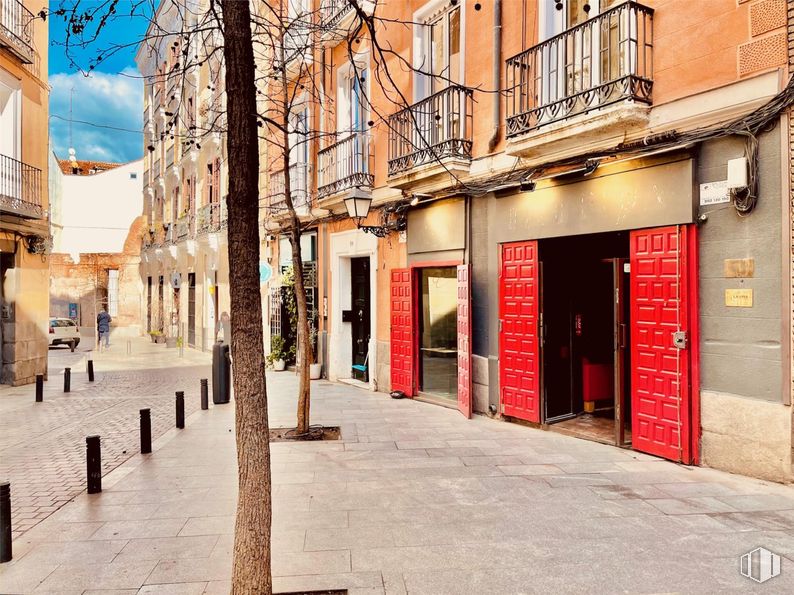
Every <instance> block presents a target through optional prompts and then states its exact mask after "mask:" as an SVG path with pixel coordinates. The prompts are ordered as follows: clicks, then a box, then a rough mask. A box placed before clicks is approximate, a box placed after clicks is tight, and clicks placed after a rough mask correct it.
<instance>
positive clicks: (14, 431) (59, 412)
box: [0, 339, 210, 537]
mask: <svg viewBox="0 0 794 595" xmlns="http://www.w3.org/2000/svg"><path fill="white" fill-rule="evenodd" d="M131 347H132V352H131V355H127V346H126V341H125V343H124V344H119V345H117V346H115V347H113V348H111V349H110V350H108V351H106V352H104V353H95V354H94V355H93V357H94V364H95V365H94V368H95V382H94V383H89V382H88V376H87V373H86V363H85V362H86V359H87V357H88V355H89V354H88V353H77V352H75V353H69V352H67V353H66V354H62V353H58V352H55V351H52V352H51V354H52V357H51V360H53V362H51V363H55V362H56V361H57V363H56V365H51V366H50V369H49V378H48V381H47V382H46V383H45V394H44V402H43V403H36V402H35V386H34V385H27V386H20V387H13V388H11V387H3V388H2V389H0V478H2V479H8V480H10V481H11V488H12V492H13V500H12V504H13V510H12V518H13V528H14V537H19V536H20V535H21V534H23V533H24V532H25V531H27V530H28V529H30V528H31V527H33V526H35V525H36V524H37V523H39V522H40V521H41V520H42V519H44V518H47V517H48V516H49V515H50V514H52V513H53V512H55V511H56V510H58V509H59V508H60V507H61V506H63V505H64V504H65V503H67V502H69V501H70V500H71V499H72V498H73V497H74V496H76V495H78V494H79V493H80V492H81V491H83V490H84V489H85V482H86V469H85V437H86V436H90V435H92V434H99V435H100V436H101V437H102V468H103V472H104V473H108V472H110V471H111V470H112V469H114V468H115V467H116V466H118V465H119V464H121V463H122V462H124V461H126V460H127V459H128V458H129V457H130V455H131V454H132V453H133V452H136V450H137V448H138V444H139V437H138V436H139V434H138V431H139V413H138V412H139V410H140V409H142V408H145V407H149V408H151V410H152V435H153V436H154V437H156V436H159V435H161V434H162V433H164V432H165V431H166V430H167V429H168V428H170V427H173V425H174V391H176V390H185V391H186V404H185V407H186V412H188V413H189V412H192V411H194V410H196V409H198V408H199V401H198V394H199V381H198V378H199V377H207V376H208V374H209V373H210V370H209V367H208V363H209V361H210V360H209V355H208V354H205V353H201V352H197V351H193V350H185V352H184V354H183V357H180V356H179V353H178V350H175V349H166V348H165V347H164V346H162V345H153V344H152V343H151V341H149V340H148V339H147V340H145V341H144V340H143V339H132V340H131ZM64 361H65V362H67V363H68V364H70V365H71V366H72V378H71V392H70V393H68V394H67V393H64V392H63V366H61V365H58V364H60V363H63V362H64Z"/></svg>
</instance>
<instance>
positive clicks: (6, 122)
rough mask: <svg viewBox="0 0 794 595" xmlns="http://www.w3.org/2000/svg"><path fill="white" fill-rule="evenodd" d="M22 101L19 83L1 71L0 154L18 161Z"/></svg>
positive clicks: (20, 140)
mask: <svg viewBox="0 0 794 595" xmlns="http://www.w3.org/2000/svg"><path fill="white" fill-rule="evenodd" d="M21 101H22V91H21V88H20V85H19V81H18V80H16V79H15V78H14V77H12V76H11V75H10V74H8V73H6V72H5V71H2V70H0V154H2V155H5V156H6V157H11V158H12V159H17V160H18V159H19V158H20V156H21V143H22V121H21V105H22V103H21Z"/></svg>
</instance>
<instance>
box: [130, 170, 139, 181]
mask: <svg viewBox="0 0 794 595" xmlns="http://www.w3.org/2000/svg"><path fill="white" fill-rule="evenodd" d="M137 179H138V174H136V173H135V172H133V173H131V174H130V180H137Z"/></svg>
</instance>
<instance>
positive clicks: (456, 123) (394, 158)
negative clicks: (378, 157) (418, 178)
mask: <svg viewBox="0 0 794 595" xmlns="http://www.w3.org/2000/svg"><path fill="white" fill-rule="evenodd" d="M471 143H472V90H471V89H467V88H466V87H460V86H457V85H456V86H452V87H447V88H446V89H443V90H442V91H439V92H438V93H434V94H433V95H431V96H430V97H428V98H427V99H423V100H421V101H419V102H417V103H415V104H413V105H412V106H410V107H407V108H405V109H402V110H400V111H399V112H397V113H396V114H392V115H391V116H389V175H390V176H394V175H397V174H400V173H403V172H406V171H408V170H410V169H412V168H414V167H417V166H420V165H425V164H428V163H432V162H434V161H441V160H444V159H448V158H453V159H464V160H470V159H471Z"/></svg>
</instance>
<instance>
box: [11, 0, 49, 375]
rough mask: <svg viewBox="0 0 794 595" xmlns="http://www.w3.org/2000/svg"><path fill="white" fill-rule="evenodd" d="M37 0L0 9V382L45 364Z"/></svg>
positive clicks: (43, 138) (44, 91)
mask: <svg viewBox="0 0 794 595" xmlns="http://www.w3.org/2000/svg"><path fill="white" fill-rule="evenodd" d="M40 9H41V4H40V3H35V2H33V1H32V0H25V1H24V2H23V1H21V0H9V1H8V2H5V3H4V5H3V10H2V11H1V14H0V345H2V353H1V354H0V360H1V362H2V365H0V384H12V385H18V384H25V383H29V382H33V381H34V380H35V377H36V375H37V374H46V372H47V347H48V343H49V341H48V337H47V334H48V321H47V317H48V308H49V300H48V285H49V277H48V270H49V264H48V254H49V250H50V247H51V238H50V228H49V203H48V190H47V188H48V183H47V182H48V180H47V164H48V140H49V135H48V132H47V127H48V120H47V114H48V101H49V99H48V95H49V87H48V85H47V46H48V35H47V25H46V24H45V23H44V22H43V21H42V20H41V19H40V18H37V17H36V16H34V14H33V12H32V11H34V10H40Z"/></svg>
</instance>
